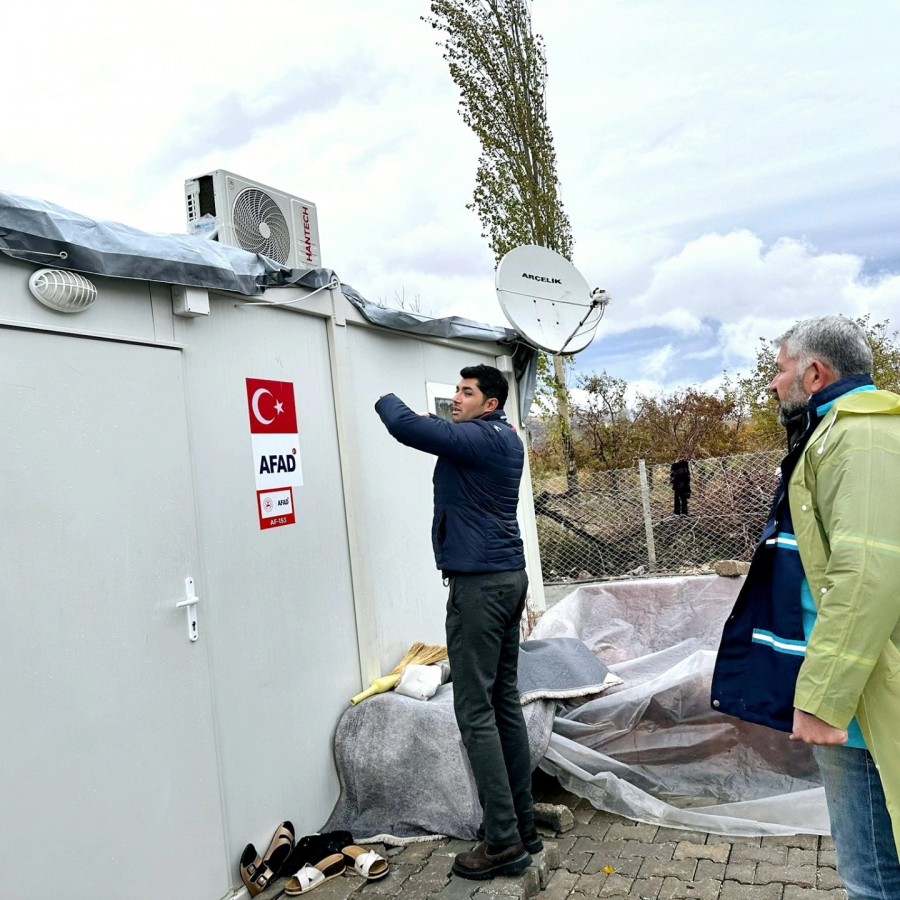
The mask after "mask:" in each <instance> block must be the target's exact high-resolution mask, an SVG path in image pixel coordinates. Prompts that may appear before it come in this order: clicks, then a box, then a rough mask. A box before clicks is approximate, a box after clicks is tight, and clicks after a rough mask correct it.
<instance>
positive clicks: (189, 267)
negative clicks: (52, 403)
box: [0, 192, 537, 420]
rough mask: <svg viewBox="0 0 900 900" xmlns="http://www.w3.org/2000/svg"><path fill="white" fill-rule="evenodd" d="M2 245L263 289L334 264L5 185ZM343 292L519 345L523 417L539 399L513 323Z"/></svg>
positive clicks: (532, 357) (56, 263) (66, 260)
mask: <svg viewBox="0 0 900 900" xmlns="http://www.w3.org/2000/svg"><path fill="white" fill-rule="evenodd" d="M0 250H2V251H3V252H4V253H6V254H7V255H8V256H11V257H13V258H14V259H20V260H24V261H26V262H30V263H34V264H36V265H45V266H50V267H52V268H56V269H71V270H72V271H75V272H81V273H84V274H90V275H105V276H107V277H109V278H128V279H132V280H136V281H158V282H162V283H164V284H183V285H188V286H190V287H201V288H207V289H209V290H219V291H231V292H233V293H238V294H245V295H251V296H252V295H258V294H261V293H263V292H264V291H265V290H266V289H267V288H272V287H286V286H289V285H299V286H302V287H309V288H319V287H325V285H327V284H329V282H331V280H332V279H333V278H335V277H336V276H335V274H334V272H332V271H331V270H330V269H288V268H285V267H284V266H280V265H278V263H276V262H274V261H273V260H271V259H268V258H267V257H265V256H260V255H259V254H257V253H248V252H247V251H246V250H241V249H240V248H238V247H227V246H225V245H224V244H220V243H218V242H217V241H210V240H207V239H205V238H202V237H196V236H194V235H189V234H151V233H149V232H146V231H140V230H138V229H137V228H131V227H129V226H128V225H122V224H120V223H118V222H106V221H98V220H95V219H90V218H88V217H87V216H83V215H80V214H79V213H74V212H71V211H70V210H68V209H64V208H63V207H61V206H57V205H56V204H54V203H48V202H47V201H45V200H35V199H32V198H30V197H22V196H19V195H16V194H9V193H5V192H0ZM341 291H342V292H343V294H344V296H345V297H347V299H348V300H349V301H350V302H351V303H352V304H353V305H354V306H355V307H356V308H357V309H358V310H359V311H360V313H361V314H362V315H363V316H364V317H365V318H366V319H367V320H368V321H370V322H372V323H373V324H376V325H381V326H383V327H384V328H391V329H393V330H395V331H403V332H406V333H410V334H419V335H422V336H427V337H442V338H464V339H465V340H470V341H472V340H474V341H490V342H496V343H501V344H517V345H518V346H517V347H516V352H515V355H514V363H515V370H516V380H517V381H518V383H519V397H520V413H521V415H522V419H523V420H524V419H525V417H526V416H527V414H528V410H529V409H530V408H531V402H532V400H533V399H534V389H535V381H536V377H537V353H536V352H535V351H534V350H532V348H531V347H528V346H527V345H525V344H523V343H521V342H520V340H519V335H518V334H517V333H516V332H515V331H513V330H512V329H510V328H502V327H497V326H491V325H481V324H479V323H477V322H473V321H471V320H470V319H463V318H460V317H458V316H450V317H448V318H444V319H430V318H428V317H427V316H420V315H416V314H415V313H409V312H405V311H403V310H399V309H384V308H382V307H380V306H377V305H375V304H374V303H370V302H369V301H368V300H366V299H365V298H364V297H363V296H362V295H361V294H360V293H359V292H358V291H356V290H355V289H354V288H352V287H350V286H349V285H346V284H341Z"/></svg>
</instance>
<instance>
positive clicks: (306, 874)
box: [284, 853, 347, 897]
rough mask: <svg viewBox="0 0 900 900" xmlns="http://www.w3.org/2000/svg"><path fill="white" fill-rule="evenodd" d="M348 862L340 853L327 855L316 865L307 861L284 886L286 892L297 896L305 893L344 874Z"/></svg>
mask: <svg viewBox="0 0 900 900" xmlns="http://www.w3.org/2000/svg"><path fill="white" fill-rule="evenodd" d="M346 868H347V864H346V862H345V860H344V857H343V856H342V855H341V854H340V853H332V854H331V856H326V857H325V859H323V860H322V861H321V862H317V863H316V864H315V865H314V866H312V865H310V864H309V863H307V864H306V865H305V866H303V868H301V869H300V871H298V872H297V874H296V875H294V877H293V878H291V880H290V881H288V883H287V884H286V885H285V886H284V892H285V893H286V894H290V895H291V896H292V897H296V896H297V895H298V894H305V893H306V892H307V891H311V890H312V889H313V888H315V887H318V886H319V885H320V884H323V883H324V882H326V881H329V880H330V879H332V878H337V877H338V875H343V874H344V869H346Z"/></svg>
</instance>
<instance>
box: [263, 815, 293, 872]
mask: <svg viewBox="0 0 900 900" xmlns="http://www.w3.org/2000/svg"><path fill="white" fill-rule="evenodd" d="M293 849H294V826H293V825H292V824H291V823H290V822H282V823H281V824H280V825H279V826H278V828H276V829H275V834H274V835H273V836H272V840H271V841H269V849H268V850H266V852H265V854H264V855H263V858H262V861H263V865H264V866H268V868H269V869H271V870H272V871H273V872H277V871H278V870H279V869H280V868H281V866H282V865H283V864H284V861H285V860H286V859H287V858H288V856H290V854H291V850H293Z"/></svg>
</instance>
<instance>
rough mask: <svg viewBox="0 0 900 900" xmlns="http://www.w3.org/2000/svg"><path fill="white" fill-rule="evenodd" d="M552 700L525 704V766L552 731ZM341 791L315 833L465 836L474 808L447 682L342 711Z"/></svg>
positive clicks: (477, 813)
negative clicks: (429, 691)
mask: <svg viewBox="0 0 900 900" xmlns="http://www.w3.org/2000/svg"><path fill="white" fill-rule="evenodd" d="M554 710H555V703H554V702H552V701H538V702H536V703H532V704H529V706H527V707H525V709H524V710H523V712H524V713H525V722H526V724H527V726H528V743H529V747H530V750H531V765H532V767H533V768H536V767H537V764H538V762H539V761H540V759H541V757H543V755H544V753H545V752H546V749H547V745H548V744H549V742H550V735H551V733H552V731H553V715H554ZM334 757H335V763H336V764H337V770H338V775H339V776H340V780H341V794H340V797H339V798H338V802H337V804H336V806H335V808H334V810H333V811H332V813H331V817H330V818H329V820H328V822H327V823H326V824H325V825H324V826H322V831H335V830H337V829H346V830H347V831H350V832H351V833H352V834H353V837H354V839H355V840H357V841H362V842H373V841H385V842H386V843H389V844H404V843H408V842H409V841H413V840H417V839H418V840H423V839H429V838H432V837H434V836H435V835H447V836H450V837H458V838H463V839H465V840H471V839H474V837H475V831H476V829H477V828H478V826H479V825H480V824H481V806H480V804H479V803H478V794H477V792H476V790H475V782H474V780H473V778H472V771H471V769H470V768H469V762H468V759H467V758H466V754H465V750H464V748H463V745H462V739H461V738H460V734H459V728H458V727H457V725H456V716H455V715H454V712H453V685H452V683H451V684H445V685H442V686H441V687H440V688H439V689H438V692H437V693H436V694H435V695H434V697H432V698H431V699H430V700H428V701H424V702H423V701H421V700H413V699H411V698H410V697H404V696H403V695H402V694H397V693H394V692H393V691H390V692H388V693H386V694H376V695H375V696H374V697H370V698H369V699H368V700H365V701H364V702H363V703H360V704H359V705H358V706H351V707H350V708H349V709H348V710H346V712H345V713H344V714H343V716H341V719H340V721H339V722H338V726H337V731H336V732H335V735H334Z"/></svg>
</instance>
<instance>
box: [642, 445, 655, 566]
mask: <svg viewBox="0 0 900 900" xmlns="http://www.w3.org/2000/svg"><path fill="white" fill-rule="evenodd" d="M638 470H639V471H640V475H641V505H642V506H643V507H644V531H645V532H646V533H647V562H648V563H649V565H650V571H651V572H655V571H656V544H655V543H654V541H653V519H652V518H651V516H650V483H649V482H648V480H647V465H646V463H645V462H644V460H642V459H639V460H638Z"/></svg>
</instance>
